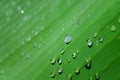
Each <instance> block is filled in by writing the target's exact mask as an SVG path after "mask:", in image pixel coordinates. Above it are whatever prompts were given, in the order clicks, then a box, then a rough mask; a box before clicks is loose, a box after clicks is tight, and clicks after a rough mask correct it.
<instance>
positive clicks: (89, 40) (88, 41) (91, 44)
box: [87, 39, 93, 48]
mask: <svg viewBox="0 0 120 80" xmlns="http://www.w3.org/2000/svg"><path fill="white" fill-rule="evenodd" d="M87 45H88V47H89V48H91V47H92V46H93V42H92V40H91V39H88V40H87Z"/></svg>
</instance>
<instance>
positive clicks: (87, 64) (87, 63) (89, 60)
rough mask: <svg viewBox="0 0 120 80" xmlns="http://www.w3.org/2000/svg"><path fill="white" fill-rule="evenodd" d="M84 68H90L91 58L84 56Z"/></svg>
mask: <svg viewBox="0 0 120 80" xmlns="http://www.w3.org/2000/svg"><path fill="white" fill-rule="evenodd" d="M85 68H86V69H88V70H90V68H91V58H86V61H85Z"/></svg>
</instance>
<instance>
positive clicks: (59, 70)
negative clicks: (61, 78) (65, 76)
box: [58, 67, 63, 75]
mask: <svg viewBox="0 0 120 80" xmlns="http://www.w3.org/2000/svg"><path fill="white" fill-rule="evenodd" d="M62 73H63V69H62V68H61V67H59V68H58V74H60V75H61V74H62Z"/></svg>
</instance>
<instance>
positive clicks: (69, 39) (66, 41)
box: [64, 36, 72, 44]
mask: <svg viewBox="0 0 120 80" xmlns="http://www.w3.org/2000/svg"><path fill="white" fill-rule="evenodd" d="M71 40H72V36H66V37H65V39H64V42H65V43H66V44H69V43H70V42H71Z"/></svg>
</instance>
